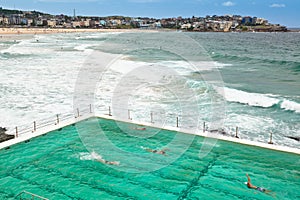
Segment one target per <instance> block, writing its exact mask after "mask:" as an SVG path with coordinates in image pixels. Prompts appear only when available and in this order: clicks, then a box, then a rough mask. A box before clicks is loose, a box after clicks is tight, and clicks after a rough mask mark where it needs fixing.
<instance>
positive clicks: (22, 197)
mask: <svg viewBox="0 0 300 200" xmlns="http://www.w3.org/2000/svg"><path fill="white" fill-rule="evenodd" d="M15 199H19V200H26V199H32V200H33V199H36V200H38V199H42V200H49V199H47V198H45V197H41V196H39V195H36V194H33V193H30V192H27V191H25V190H24V191H22V192H21V193H19V194H18V195H17V196H16V197H15Z"/></svg>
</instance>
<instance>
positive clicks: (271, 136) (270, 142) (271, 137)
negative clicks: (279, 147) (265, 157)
mask: <svg viewBox="0 0 300 200" xmlns="http://www.w3.org/2000/svg"><path fill="white" fill-rule="evenodd" d="M272 139H273V133H272V132H271V135H270V141H269V142H268V144H274V143H273V142H272Z"/></svg>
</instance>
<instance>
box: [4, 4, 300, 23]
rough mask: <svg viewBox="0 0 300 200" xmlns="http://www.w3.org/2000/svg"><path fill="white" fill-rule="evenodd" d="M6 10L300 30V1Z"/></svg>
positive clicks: (28, 6)
mask: <svg viewBox="0 0 300 200" xmlns="http://www.w3.org/2000/svg"><path fill="white" fill-rule="evenodd" d="M0 6H2V7H3V8H16V9H22V10H38V11H43V12H47V13H50V14H67V15H73V9H76V13H77V15H86V16H108V15H124V16H132V17H137V16H142V17H144V16H147V17H156V18H163V17H178V16H183V17H191V16H206V15H214V14H216V15H225V14H239V15H243V16H245V15H247V16H248V15H249V16H257V17H262V18H266V19H268V20H269V21H270V22H271V23H279V24H282V25H285V26H288V27H300V1H299V0H0Z"/></svg>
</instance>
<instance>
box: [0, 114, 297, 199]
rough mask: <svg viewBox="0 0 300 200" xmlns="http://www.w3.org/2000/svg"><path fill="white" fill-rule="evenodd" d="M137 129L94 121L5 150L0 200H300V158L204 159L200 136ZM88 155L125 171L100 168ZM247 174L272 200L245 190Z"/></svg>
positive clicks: (222, 152)
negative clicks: (32, 198) (26, 199)
mask: <svg viewBox="0 0 300 200" xmlns="http://www.w3.org/2000/svg"><path fill="white" fill-rule="evenodd" d="M134 128H136V127H135V125H132V124H127V123H122V122H118V123H116V122H115V121H113V120H106V119H100V118H91V119H89V120H86V121H82V122H79V123H77V124H76V126H68V127H65V128H63V129H62V130H57V131H53V132H50V133H48V134H47V135H45V136H41V137H38V138H34V139H31V140H30V141H29V142H27V143H21V144H17V145H14V146H11V147H10V149H6V150H4V149H3V150H1V151H0V161H1V162H0V185H1V187H0V199H14V198H15V196H16V195H17V194H18V193H20V192H21V191H23V190H26V191H28V192H31V193H35V194H38V195H40V196H43V197H46V198H49V199H59V200H61V199H208V200H210V199H214V200H216V199H230V200H231V199H247V200H248V199H280V200H284V199H292V200H293V199H300V192H299V189H300V187H299V185H300V156H299V155H294V154H289V153H284V152H276V151H271V150H267V149H263V148H257V147H251V146H245V145H240V144H234V143H230V142H224V141H217V143H216V144H212V145H213V148H212V149H211V151H209V153H208V154H207V155H206V156H204V157H203V156H199V155H200V154H199V150H201V148H202V147H203V146H205V145H206V146H208V145H207V144H205V143H206V142H207V141H205V140H204V138H202V137H198V136H197V137H196V136H193V135H188V134H182V133H177V132H173V131H168V130H160V129H155V128H149V127H146V130H135V129H134ZM82 141H83V142H82ZM174 141H177V142H174ZM142 147H144V148H142ZM145 148H152V149H159V148H168V149H167V150H166V154H167V155H166V156H164V155H159V154H154V153H151V152H148V151H145ZM91 150H94V151H95V152H97V153H98V154H99V155H102V156H103V158H104V159H105V160H110V161H119V162H120V165H118V166H110V165H105V164H103V163H100V162H97V161H96V160H95V159H93V157H92V156H91V155H90V153H91V152H90V151H91ZM143 160H144V162H143ZM246 173H249V175H250V176H251V179H252V183H253V184H254V185H257V186H261V187H264V188H267V189H269V190H272V193H271V195H268V194H265V193H261V192H258V191H256V190H251V189H248V188H247V187H246V185H245V184H244V182H245V181H246V176H245V174H246Z"/></svg>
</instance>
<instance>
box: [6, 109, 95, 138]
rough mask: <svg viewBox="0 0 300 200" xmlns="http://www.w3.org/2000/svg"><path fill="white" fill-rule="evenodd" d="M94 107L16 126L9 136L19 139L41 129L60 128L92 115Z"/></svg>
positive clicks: (10, 130) (9, 132) (8, 132)
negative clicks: (59, 126) (70, 121)
mask: <svg viewBox="0 0 300 200" xmlns="http://www.w3.org/2000/svg"><path fill="white" fill-rule="evenodd" d="M92 113H93V110H92V105H89V106H88V107H87V108H86V109H79V108H77V109H76V110H75V111H74V113H64V114H57V115H54V116H52V117H48V118H44V119H41V120H36V121H33V122H32V123H29V124H24V125H19V126H16V127H15V128H14V129H9V130H8V131H7V134H9V135H14V136H15V138H18V137H20V136H22V135H25V134H30V133H34V132H36V131H37V130H39V129H42V128H46V127H50V126H58V125H59V124H60V123H62V122H65V121H68V120H71V119H74V118H79V117H82V116H85V115H87V114H92Z"/></svg>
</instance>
